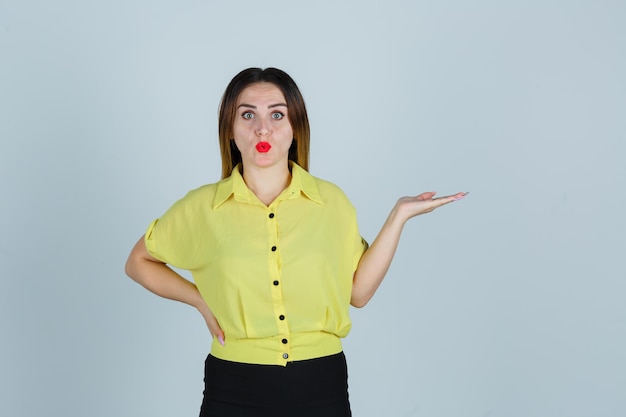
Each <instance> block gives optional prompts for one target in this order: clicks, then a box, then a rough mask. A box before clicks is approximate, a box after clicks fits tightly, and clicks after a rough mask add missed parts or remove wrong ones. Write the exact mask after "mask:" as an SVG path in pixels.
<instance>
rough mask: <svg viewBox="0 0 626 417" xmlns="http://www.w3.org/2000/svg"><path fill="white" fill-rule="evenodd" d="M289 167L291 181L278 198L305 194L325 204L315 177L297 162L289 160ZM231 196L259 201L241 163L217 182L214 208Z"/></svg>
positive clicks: (245, 201) (290, 197) (287, 198)
mask: <svg viewBox="0 0 626 417" xmlns="http://www.w3.org/2000/svg"><path fill="white" fill-rule="evenodd" d="M289 167H290V168H291V183H290V184H289V186H288V187H287V188H286V189H285V190H284V191H283V192H282V193H281V194H280V195H279V196H278V197H277V199H276V200H277V201H280V200H289V199H292V198H299V197H301V196H304V197H306V198H308V199H309V200H311V201H314V202H315V203H318V204H323V201H322V197H321V196H320V192H319V189H318V187H317V183H316V181H315V178H314V177H313V176H312V175H311V174H309V173H308V172H307V171H306V170H304V169H303V168H302V167H300V166H299V165H298V164H296V163H295V162H292V161H289ZM231 196H232V197H233V198H234V199H235V200H236V201H240V202H242V203H252V202H256V201H258V199H257V198H256V196H255V195H254V194H253V193H252V191H250V189H249V188H248V187H247V186H246V183H245V182H244V180H243V177H242V176H241V164H238V165H237V166H236V167H235V168H234V169H233V172H232V173H231V175H230V177H228V178H225V179H223V180H222V181H220V182H219V183H218V184H217V191H216V193H215V199H214V200H213V210H216V209H217V208H219V207H220V206H221V205H222V204H224V202H225V201H226V200H228V199H229V198H230V197H231Z"/></svg>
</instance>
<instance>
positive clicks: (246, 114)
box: [241, 111, 254, 120]
mask: <svg viewBox="0 0 626 417" xmlns="http://www.w3.org/2000/svg"><path fill="white" fill-rule="evenodd" d="M241 117H243V118H244V119H246V120H250V119H254V114H253V113H252V112H249V111H247V112H245V113H244V114H242V115H241Z"/></svg>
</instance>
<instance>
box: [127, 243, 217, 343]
mask: <svg viewBox="0 0 626 417" xmlns="http://www.w3.org/2000/svg"><path fill="white" fill-rule="evenodd" d="M126 274H127V275H128V276H129V277H131V278H132V279H133V280H135V281H136V282H138V283H139V284H141V285H142V286H143V287H144V288H146V289H147V290H148V291H150V292H152V293H154V294H156V295H158V296H161V297H164V298H168V299H170V300H175V301H180V302H182V303H185V304H188V305H190V306H192V307H195V308H196V309H197V310H198V311H199V312H200V314H202V317H204V320H205V321H206V323H207V326H208V327H209V331H210V332H211V335H212V336H213V337H217V339H218V340H219V341H220V343H221V344H224V332H223V331H222V329H221V328H220V326H219V324H218V323H217V319H216V318H215V316H214V315H213V313H212V312H211V310H209V307H208V306H207V305H206V303H205V302H204V299H203V298H202V296H201V295H200V291H198V288H197V287H196V286H195V284H194V283H192V282H190V281H189V280H187V279H185V278H183V277H182V276H180V275H179V274H177V273H176V272H175V271H174V270H172V269H171V268H170V267H169V266H167V265H166V264H165V263H163V262H161V261H159V260H158V259H156V258H154V257H153V256H152V255H150V254H149V253H148V250H147V249H146V244H145V242H144V237H143V236H142V237H141V239H139V241H138V242H137V244H136V245H135V247H134V248H133V250H132V251H131V252H130V255H129V256H128V260H127V261H126Z"/></svg>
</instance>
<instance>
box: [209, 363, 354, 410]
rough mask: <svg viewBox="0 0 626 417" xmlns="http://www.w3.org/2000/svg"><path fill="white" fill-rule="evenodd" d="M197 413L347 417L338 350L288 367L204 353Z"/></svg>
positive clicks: (343, 371) (344, 374)
mask: <svg viewBox="0 0 626 417" xmlns="http://www.w3.org/2000/svg"><path fill="white" fill-rule="evenodd" d="M204 386H205V388H204V400H203V402H202V408H201V410H200V417H264V416H268V417H269V416H271V417H283V416H284V417H293V416H297V417H350V416H351V415H352V413H351V412H350V403H349V401H348V372H347V367H346V358H345V356H344V354H343V352H342V353H338V354H336V355H331V356H325V357H322V358H316V359H309V360H304V361H296V362H289V363H287V366H277V365H254V364H246V363H238V362H230V361H225V360H222V359H218V358H216V357H214V356H211V355H209V356H208V357H207V359H206V362H205V368H204Z"/></svg>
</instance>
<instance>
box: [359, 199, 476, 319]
mask: <svg viewBox="0 0 626 417" xmlns="http://www.w3.org/2000/svg"><path fill="white" fill-rule="evenodd" d="M434 195H435V193H434V192H427V193H423V194H420V195H418V196H416V197H402V198H400V199H399V200H398V202H397V203H396V205H395V206H394V207H393V209H392V210H391V213H389V217H387V220H386V221H385V224H384V225H383V227H382V228H381V230H380V232H379V233H378V236H376V239H374V242H372V245H371V246H370V247H369V248H368V249H367V250H366V251H365V253H364V254H363V256H362V257H361V260H360V261H359V265H358V267H357V270H356V272H355V273H354V279H353V282H352V298H351V299H350V304H352V305H353V306H355V307H363V306H365V305H366V304H367V303H368V301H369V300H370V299H371V298H372V296H373V295H374V293H375V292H376V289H377V288H378V286H379V285H380V283H381V282H382V281H383V278H384V277H385V274H386V273H387V270H388V269H389V265H391V260H392V259H393V255H394V254H395V252H396V248H397V247H398V242H399V241H400V235H401V233H402V229H403V227H404V224H405V223H406V222H407V220H409V219H410V218H411V217H415V216H418V215H420V214H425V213H430V212H431V211H433V210H434V209H436V208H438V207H441V206H443V205H445V204H448V203H451V202H453V201H456V200H460V199H461V198H463V197H465V196H466V195H467V193H457V194H455V195H451V196H447V197H439V198H433V197H434Z"/></svg>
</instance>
